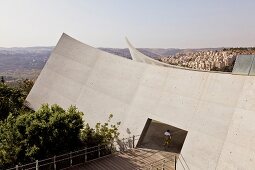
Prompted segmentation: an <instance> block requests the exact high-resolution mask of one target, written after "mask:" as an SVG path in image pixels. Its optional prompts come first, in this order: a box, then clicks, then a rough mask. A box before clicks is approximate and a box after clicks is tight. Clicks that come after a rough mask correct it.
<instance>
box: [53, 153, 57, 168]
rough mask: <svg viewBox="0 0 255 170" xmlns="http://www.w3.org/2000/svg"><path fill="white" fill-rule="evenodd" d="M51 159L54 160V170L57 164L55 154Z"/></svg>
mask: <svg viewBox="0 0 255 170" xmlns="http://www.w3.org/2000/svg"><path fill="white" fill-rule="evenodd" d="M53 161H54V170H56V169H57V165H56V156H54V157H53Z"/></svg>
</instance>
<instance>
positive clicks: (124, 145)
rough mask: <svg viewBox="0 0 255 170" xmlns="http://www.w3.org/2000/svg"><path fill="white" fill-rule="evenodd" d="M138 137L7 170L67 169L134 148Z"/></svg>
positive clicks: (118, 140)
mask: <svg viewBox="0 0 255 170" xmlns="http://www.w3.org/2000/svg"><path fill="white" fill-rule="evenodd" d="M139 136H140V135H136V136H135V135H134V136H132V137H128V138H123V139H121V140H120V139H117V140H114V141H113V142H109V143H106V144H101V145H97V146H93V147H89V148H84V149H81V150H77V151H73V152H69V153H65V154H62V155H57V156H54V157H51V158H47V159H43V160H36V161H35V162H32V163H29V164H25V165H16V166H15V167H13V168H10V169H8V170H46V169H47V170H59V169H67V168H70V167H72V166H77V165H81V164H84V163H86V162H90V161H94V160H97V159H100V158H103V157H106V156H109V155H111V154H113V153H116V152H120V151H125V150H128V149H131V148H134V147H135V145H136V141H137V140H138V138H137V137H139Z"/></svg>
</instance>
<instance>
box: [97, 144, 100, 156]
mask: <svg viewBox="0 0 255 170" xmlns="http://www.w3.org/2000/svg"><path fill="white" fill-rule="evenodd" d="M97 152H98V158H100V145H98V146H97Z"/></svg>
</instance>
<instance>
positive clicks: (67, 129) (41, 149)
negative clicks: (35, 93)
mask: <svg viewBox="0 0 255 170" xmlns="http://www.w3.org/2000/svg"><path fill="white" fill-rule="evenodd" d="M30 83H31V82H29V81H28V80H26V82H24V83H22V84H20V85H19V86H16V87H10V86H8V85H6V84H4V83H1V84H0V95H1V97H0V116H1V120H0V169H2V168H7V167H10V166H14V165H17V164H24V163H28V162H31V161H34V160H38V159H44V158H47V157H51V156H54V155H58V154H61V153H65V152H69V151H72V150H74V149H79V148H84V147H91V146H95V145H98V144H102V143H110V142H111V141H113V140H114V139H115V138H117V137H118V135H119V133H118V126H119V125H120V123H117V124H116V125H115V124H111V123H110V121H111V118H112V115H110V117H109V120H108V121H107V122H105V123H103V124H100V123H98V124H97V125H96V127H95V128H92V127H90V126H89V125H88V124H86V125H85V122H84V120H83V119H82V116H83V113H82V112H80V111H79V110H78V109H77V108H76V107H75V106H70V107H69V108H68V109H66V110H65V109H63V108H61V107H60V106H58V105H52V106H49V105H48V104H45V105H42V106H41V108H40V109H39V110H38V111H33V110H30V109H28V108H26V107H24V106H23V105H22V104H23V102H24V100H25V98H26V95H27V94H28V91H29V90H30V89H31V87H30V85H31V84H30ZM27 90H28V91H27Z"/></svg>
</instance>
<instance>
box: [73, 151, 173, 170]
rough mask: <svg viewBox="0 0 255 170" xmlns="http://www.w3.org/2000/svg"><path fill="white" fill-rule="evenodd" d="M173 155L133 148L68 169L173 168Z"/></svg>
mask: <svg viewBox="0 0 255 170" xmlns="http://www.w3.org/2000/svg"><path fill="white" fill-rule="evenodd" d="M175 156H177V157H178V154H176V153H171V152H166V151H159V150H152V149H144V148H135V149H129V150H127V151H124V152H119V153H115V154H112V155H109V156H107V157H104V158H100V159H97V160H94V161H90V162H88V163H85V164H83V165H79V166H74V167H71V168H69V169H70V170H127V169H137V170H138V169H148V170H149V169H150V170H152V169H153V170H156V169H163V168H164V170H174V169H175V159H176V158H175Z"/></svg>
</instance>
